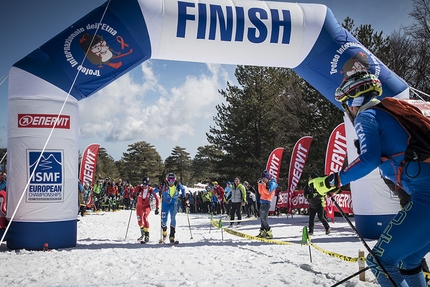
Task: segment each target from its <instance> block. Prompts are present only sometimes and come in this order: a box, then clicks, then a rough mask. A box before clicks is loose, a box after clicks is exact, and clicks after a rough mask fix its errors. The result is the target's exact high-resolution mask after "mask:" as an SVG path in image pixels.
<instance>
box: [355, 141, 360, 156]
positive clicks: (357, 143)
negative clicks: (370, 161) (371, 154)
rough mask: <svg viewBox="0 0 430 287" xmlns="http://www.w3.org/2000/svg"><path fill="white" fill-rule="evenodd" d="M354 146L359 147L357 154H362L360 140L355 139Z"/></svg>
mask: <svg viewBox="0 0 430 287" xmlns="http://www.w3.org/2000/svg"><path fill="white" fill-rule="evenodd" d="M354 146H355V148H356V149H357V154H358V155H360V154H361V150H360V141H359V140H357V139H355V140H354Z"/></svg>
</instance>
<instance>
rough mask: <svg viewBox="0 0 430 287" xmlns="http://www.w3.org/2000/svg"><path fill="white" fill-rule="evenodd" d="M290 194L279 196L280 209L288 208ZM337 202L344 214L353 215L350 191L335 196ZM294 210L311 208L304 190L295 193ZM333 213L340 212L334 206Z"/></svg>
mask: <svg viewBox="0 0 430 287" xmlns="http://www.w3.org/2000/svg"><path fill="white" fill-rule="evenodd" d="M289 194H290V193H289V192H288V190H283V191H280V192H279V194H278V202H277V207H278V208H288V204H289V203H288V202H289V198H288V195H289ZM333 197H334V198H335V200H336V202H337V203H338V204H339V206H340V208H342V210H343V212H345V213H347V214H353V213H354V209H353V207H352V196H351V192H350V191H345V190H344V191H342V192H341V193H338V194H335V195H333ZM291 203H292V209H300V208H309V203H308V201H307V199H306V198H305V196H304V191H303V190H296V191H294V193H293V197H292V198H291ZM333 212H339V210H338V209H337V208H336V206H334V208H333Z"/></svg>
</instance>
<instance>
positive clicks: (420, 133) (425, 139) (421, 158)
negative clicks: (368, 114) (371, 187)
mask: <svg viewBox="0 0 430 287" xmlns="http://www.w3.org/2000/svg"><path fill="white" fill-rule="evenodd" d="M411 103H417V101H414V100H399V99H396V98H392V97H387V98H384V99H382V100H381V102H380V103H379V104H377V105H376V106H375V107H376V108H379V109H382V110H384V111H386V112H387V113H389V114H390V115H392V116H393V117H394V118H396V119H397V121H398V122H399V123H400V124H401V125H402V126H403V128H404V129H405V130H406V132H407V133H408V134H409V139H408V146H407V148H406V150H405V158H404V159H403V161H402V162H401V164H400V165H399V169H398V174H397V184H398V185H399V186H401V184H400V180H401V175H402V171H403V169H405V173H406V175H407V176H408V177H410V178H415V177H417V176H418V175H419V172H418V173H417V174H416V175H409V174H408V173H407V166H408V164H409V163H410V162H412V161H417V162H429V163H430V119H429V118H427V117H426V116H425V115H423V113H422V111H421V110H420V109H419V108H417V107H416V106H414V105H413V104H411ZM419 103H421V101H419ZM383 160H384V159H383Z"/></svg>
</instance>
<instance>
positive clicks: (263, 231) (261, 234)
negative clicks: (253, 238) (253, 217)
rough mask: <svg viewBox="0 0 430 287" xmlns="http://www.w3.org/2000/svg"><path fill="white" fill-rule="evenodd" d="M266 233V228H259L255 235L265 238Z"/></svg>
mask: <svg viewBox="0 0 430 287" xmlns="http://www.w3.org/2000/svg"><path fill="white" fill-rule="evenodd" d="M266 234H267V232H266V230H264V229H260V233H259V234H258V235H257V237H259V238H265V237H266Z"/></svg>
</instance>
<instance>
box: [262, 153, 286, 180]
mask: <svg viewBox="0 0 430 287" xmlns="http://www.w3.org/2000/svg"><path fill="white" fill-rule="evenodd" d="M283 154H284V148H283V147H278V148H275V149H274V150H273V151H272V153H271V154H270V156H269V158H268V159H267V164H266V170H267V171H268V172H269V174H271V175H272V176H273V177H274V178H275V179H276V182H278V179H279V173H280V172H281V163H282V155H283Z"/></svg>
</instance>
